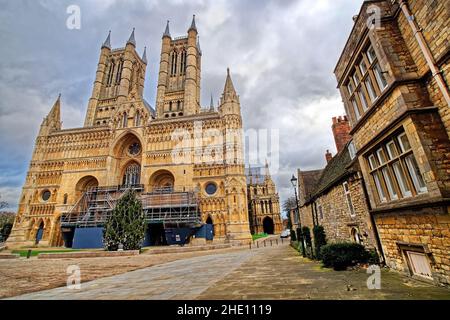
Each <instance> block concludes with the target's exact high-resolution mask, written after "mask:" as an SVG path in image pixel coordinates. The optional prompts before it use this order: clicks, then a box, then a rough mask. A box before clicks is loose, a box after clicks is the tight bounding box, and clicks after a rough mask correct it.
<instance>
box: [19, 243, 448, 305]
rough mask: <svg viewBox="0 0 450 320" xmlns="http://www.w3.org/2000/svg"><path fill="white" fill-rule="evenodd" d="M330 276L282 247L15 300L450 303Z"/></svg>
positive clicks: (435, 293) (408, 283)
mask: <svg viewBox="0 0 450 320" xmlns="http://www.w3.org/2000/svg"><path fill="white" fill-rule="evenodd" d="M368 276H369V275H368V274H366V272H365V271H364V270H361V271H342V272H335V271H332V270H329V269H322V268H321V267H320V265H319V264H318V263H315V262H311V261H308V260H306V259H302V258H301V257H299V255H298V253H297V252H296V251H295V250H293V249H292V248H290V247H289V246H288V245H287V244H284V245H280V246H274V247H268V248H260V249H254V250H244V251H238V252H228V253H220V254H215V255H209V256H201V257H194V258H190V259H184V260H179V261H174V262H170V263H166V264H163V265H158V266H154V267H149V268H145V269H141V270H137V271H132V272H128V273H125V274H122V275H118V276H113V277H108V278H102V279H97V280H94V281H91V282H87V283H84V284H82V287H81V290H79V291H74V290H68V289H66V288H59V289H53V290H48V291H42V292H37V293H32V294H27V295H23V296H19V297H15V299H83V300H85V299H152V300H153V299H155V300H157V299H450V290H448V289H446V288H438V287H435V286H432V285H428V284H426V283H422V282H418V281H413V280H411V279H408V278H405V277H402V276H400V275H399V274H398V273H396V272H392V271H383V272H382V278H381V285H382V288H381V290H369V289H367V285H366V281H367V278H368Z"/></svg>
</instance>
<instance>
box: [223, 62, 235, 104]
mask: <svg viewBox="0 0 450 320" xmlns="http://www.w3.org/2000/svg"><path fill="white" fill-rule="evenodd" d="M223 94H224V98H225V99H226V98H227V97H228V96H231V97H234V96H236V90H235V89H234V85H233V80H231V74H230V68H227V80H226V81H225V88H224V90H223Z"/></svg>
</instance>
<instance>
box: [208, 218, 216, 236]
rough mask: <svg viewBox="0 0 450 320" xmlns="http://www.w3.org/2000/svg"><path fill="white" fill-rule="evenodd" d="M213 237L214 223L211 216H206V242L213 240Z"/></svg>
mask: <svg viewBox="0 0 450 320" xmlns="http://www.w3.org/2000/svg"><path fill="white" fill-rule="evenodd" d="M214 235H215V234H214V223H213V220H212V218H211V216H208V219H206V240H213V239H214Z"/></svg>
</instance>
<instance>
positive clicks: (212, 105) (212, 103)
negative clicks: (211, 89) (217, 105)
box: [209, 93, 214, 111]
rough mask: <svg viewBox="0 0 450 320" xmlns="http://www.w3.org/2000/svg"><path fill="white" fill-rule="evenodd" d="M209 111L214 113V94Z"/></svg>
mask: <svg viewBox="0 0 450 320" xmlns="http://www.w3.org/2000/svg"><path fill="white" fill-rule="evenodd" d="M209 111H214V99H213V95H212V93H211V102H210V104H209Z"/></svg>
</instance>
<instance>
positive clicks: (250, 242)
mask: <svg viewBox="0 0 450 320" xmlns="http://www.w3.org/2000/svg"><path fill="white" fill-rule="evenodd" d="M249 245H250V250H252V243H251V242H250V243H249Z"/></svg>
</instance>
